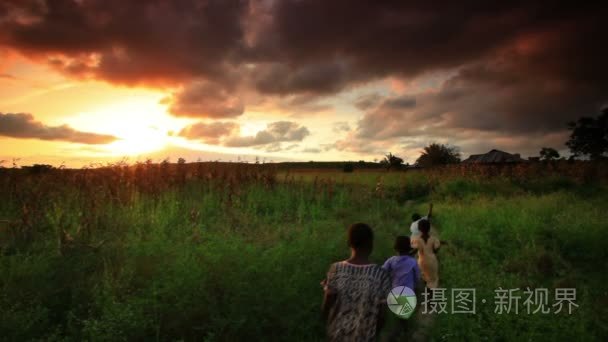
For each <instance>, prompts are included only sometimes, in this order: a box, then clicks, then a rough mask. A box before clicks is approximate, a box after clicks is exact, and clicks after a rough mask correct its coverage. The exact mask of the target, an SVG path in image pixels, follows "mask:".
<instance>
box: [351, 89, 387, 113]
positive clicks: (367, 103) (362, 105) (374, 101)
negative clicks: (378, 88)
mask: <svg viewBox="0 0 608 342" xmlns="http://www.w3.org/2000/svg"><path fill="white" fill-rule="evenodd" d="M381 100H382V95H380V94H377V93H373V94H365V95H361V96H359V97H358V98H357V99H356V100H355V107H357V108H358V109H359V110H368V109H370V108H372V107H375V106H377V105H378V104H379V103H380V101H381Z"/></svg>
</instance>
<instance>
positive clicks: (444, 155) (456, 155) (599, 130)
mask: <svg viewBox="0 0 608 342" xmlns="http://www.w3.org/2000/svg"><path fill="white" fill-rule="evenodd" d="M568 129H569V130H570V131H571V133H570V138H569V139H568V141H567V142H566V146H567V147H568V148H569V150H570V152H571V156H570V157H569V158H568V159H569V160H576V159H580V158H582V159H583V160H591V161H596V160H605V159H608V107H606V108H604V109H602V111H601V113H600V115H599V116H598V117H586V116H585V117H581V118H579V119H578V120H577V121H572V122H569V123H568ZM532 158H533V159H536V160H540V161H552V160H560V159H561V160H564V159H565V157H562V156H560V154H559V152H558V151H557V150H556V149H555V148H552V147H542V148H541V150H540V152H539V156H538V157H532ZM5 162H6V161H5V160H0V168H4V166H3V165H2V164H3V163H5ZM198 162H200V160H199V161H198ZM239 162H240V158H239ZM460 162H461V154H460V151H459V148H458V147H457V146H453V145H449V144H440V143H431V144H430V145H428V146H425V147H424V148H423V149H422V151H421V154H420V156H419V157H418V158H417V159H416V161H415V162H414V164H413V165H414V166H417V167H432V166H440V165H449V164H457V163H460ZM145 163H147V164H150V163H152V161H151V159H148V160H146V162H145ZM168 163H169V159H168V158H166V159H164V160H163V161H162V162H161V164H168ZM185 163H186V160H185V159H184V158H178V160H177V164H179V165H182V164H185ZM259 163H260V162H259V158H258V157H256V161H255V164H259ZM292 163H297V162H291V163H290V162H288V163H284V164H292ZM301 163H304V162H300V163H297V164H301ZM308 163H309V164H310V163H313V164H324V163H326V164H327V163H329V164H333V163H335V162H314V161H310V162H308ZM341 163H342V164H343V165H342V167H343V169H344V171H345V172H352V171H353V170H354V169H355V165H354V163H353V162H341ZM374 163H376V160H374ZM358 164H361V165H366V164H370V163H367V162H365V161H363V160H360V161H359V163H358ZM379 164H380V165H382V166H383V167H386V168H389V169H400V168H402V167H404V166H405V167H407V166H410V164H409V163H405V161H404V159H403V158H401V157H398V156H396V155H394V154H392V153H391V152H389V153H387V154H386V155H385V156H384V158H383V159H381V160H380V161H379ZM16 167H17V164H16V161H15V160H13V168H16ZM22 168H26V169H29V170H31V171H34V172H44V171H48V170H51V169H54V167H53V166H52V165H48V164H34V165H32V166H22ZM59 168H63V166H61V167H59Z"/></svg>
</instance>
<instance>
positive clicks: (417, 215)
mask: <svg viewBox="0 0 608 342" xmlns="http://www.w3.org/2000/svg"><path fill="white" fill-rule="evenodd" d="M421 218H422V216H420V214H418V213H414V214H413V215H412V222H416V221H418V220H420V219H421Z"/></svg>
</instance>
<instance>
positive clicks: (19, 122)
mask: <svg viewBox="0 0 608 342" xmlns="http://www.w3.org/2000/svg"><path fill="white" fill-rule="evenodd" d="M0 136H6V137H11V138H31V139H40V140H62V141H69V142H75V143H81V144H107V143H110V142H112V141H115V140H116V139H117V138H116V137H113V136H111V135H105V134H96V133H89V132H81V131H77V130H75V129H73V128H71V127H70V126H67V125H63V126H47V125H44V124H43V123H41V122H39V121H36V120H35V119H34V116H33V115H31V114H26V113H0Z"/></svg>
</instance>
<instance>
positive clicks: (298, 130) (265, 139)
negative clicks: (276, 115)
mask: <svg viewBox="0 0 608 342" xmlns="http://www.w3.org/2000/svg"><path fill="white" fill-rule="evenodd" d="M308 135H310V131H308V128H306V127H303V126H300V125H299V124H297V123H295V122H291V121H277V122H273V123H270V124H268V126H267V127H266V129H264V130H262V131H259V132H258V133H256V135H253V136H244V137H242V136H239V137H231V138H229V139H228V140H227V141H226V142H225V145H226V146H230V147H248V146H258V145H268V144H273V143H279V142H286V141H302V140H303V139H304V138H306V137H307V136H308Z"/></svg>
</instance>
